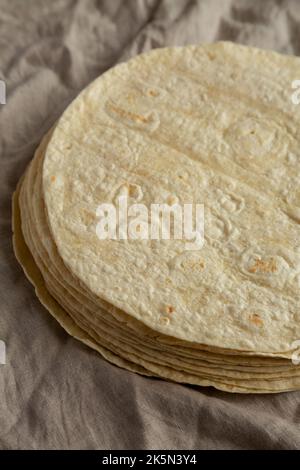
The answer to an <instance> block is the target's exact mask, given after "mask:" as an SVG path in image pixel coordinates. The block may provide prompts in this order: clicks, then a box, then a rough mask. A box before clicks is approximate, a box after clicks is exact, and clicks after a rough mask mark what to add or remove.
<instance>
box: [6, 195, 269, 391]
mask: <svg viewBox="0 0 300 470" xmlns="http://www.w3.org/2000/svg"><path fill="white" fill-rule="evenodd" d="M18 193H19V192H18V190H17V191H16V193H15V194H14V199H13V229H14V249H15V253H16V256H17V258H18V260H19V262H20V264H21V265H22V266H23V269H24V272H25V273H26V275H27V277H28V279H29V280H30V281H31V282H32V283H33V284H34V286H35V289H36V293H37V296H38V297H39V299H40V300H41V302H42V303H43V305H44V306H45V307H46V308H47V309H48V310H49V311H50V313H51V314H52V315H53V316H54V317H55V318H56V319H57V320H58V321H59V323H60V324H61V325H62V326H63V327H64V328H65V329H66V330H67V331H68V333H69V334H71V335H72V336H74V337H76V338H77V339H79V340H80V341H82V342H84V343H85V344H87V345H88V346H90V347H92V348H93V349H95V350H97V351H98V352H100V353H101V354H102V355H103V356H104V357H105V358H106V359H107V360H109V361H110V362H112V363H114V364H116V365H118V366H120V367H122V368H126V369H128V370H131V371H133V372H137V373H140V374H143V375H150V374H149V371H148V370H146V369H144V368H143V367H139V366H137V365H136V364H132V363H130V362H129V361H125V360H123V359H121V358H120V357H119V356H117V355H115V354H112V353H111V352H110V351H107V350H106V349H105V348H103V347H101V346H100V345H99V344H98V343H97V342H96V341H95V340H94V339H93V338H91V337H90V336H89V335H88V334H87V333H86V332H85V331H84V330H83V329H81V328H80V327H79V326H78V325H77V324H76V323H75V322H74V321H73V320H72V319H71V318H70V317H69V316H68V315H67V314H66V312H65V311H64V310H63V309H62V308H61V306H60V305H59V304H58V303H57V302H56V301H55V300H54V299H53V298H52V297H51V295H50V294H49V293H48V291H47V289H46V286H45V283H44V279H43V277H42V275H41V273H40V271H39V269H38V268H37V266H36V264H35V262H34V259H33V257H32V255H31V253H30V251H29V250H28V248H27V246H26V244H25V242H24V239H23V235H22V230H21V220H20V212H19V206H18ZM148 366H149V364H148ZM150 367H151V369H152V370H153V371H156V372H157V371H159V372H161V370H160V368H159V367H157V366H156V365H151V366H150ZM153 375H155V373H153ZM169 375H170V376H171V377H172V379H173V380H176V381H182V382H185V379H184V377H183V376H182V374H181V373H180V372H177V371H173V370H171V372H169ZM189 378H190V383H193V379H192V376H191V377H189ZM197 383H198V380H197V379H196V384H197ZM201 384H202V385H204V386H209V385H213V386H215V387H216V388H219V389H221V390H224V391H230V392H237V393H272V392H274V390H268V389H263V390H261V389H255V388H244V387H239V386H235V385H229V384H222V383H221V382H217V381H216V382H214V383H212V381H211V380H205V379H203V380H201Z"/></svg>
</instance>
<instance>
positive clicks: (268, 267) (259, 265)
mask: <svg viewBox="0 0 300 470" xmlns="http://www.w3.org/2000/svg"><path fill="white" fill-rule="evenodd" d="M276 271H277V264H276V261H275V259H274V258H270V259H269V260H262V259H256V260H255V262H254V265H253V266H251V268H249V273H253V274H255V273H275V272H276Z"/></svg>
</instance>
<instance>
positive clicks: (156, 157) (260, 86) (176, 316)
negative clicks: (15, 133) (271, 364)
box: [43, 43, 300, 357]
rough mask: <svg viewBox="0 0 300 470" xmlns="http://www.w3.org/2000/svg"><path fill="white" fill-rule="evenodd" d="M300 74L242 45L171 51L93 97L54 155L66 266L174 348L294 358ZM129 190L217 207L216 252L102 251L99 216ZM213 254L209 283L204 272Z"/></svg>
mask: <svg viewBox="0 0 300 470" xmlns="http://www.w3.org/2000/svg"><path fill="white" fill-rule="evenodd" d="M299 66H300V60H299V59H297V58H291V57H284V56H281V55H279V54H276V53H272V52H269V51H259V50H257V49H251V48H245V47H243V46H238V45H233V44H230V43H219V44H214V45H207V46H190V47H185V48H171V49H161V50H156V51H152V52H150V53H148V54H143V55H141V56H138V57H136V58H134V59H132V60H131V61H129V62H128V63H126V64H122V65H120V66H117V67H115V68H114V69H111V70H110V71H108V72H107V73H106V74H104V75H103V76H101V77H100V78H99V79H97V80H96V81H95V82H93V83H92V84H91V85H90V86H89V87H88V88H87V89H86V90H84V91H83V92H82V93H81V94H80V95H79V97H78V98H77V99H76V100H75V101H74V102H73V103H72V104H71V106H69V108H68V109H67V110H66V111H65V113H64V114H63V116H62V117H61V118H60V120H59V121H58V123H57V125H56V127H55V130H54V132H53V135H52V137H51V139H50V141H49V144H48V146H47V149H46V153H45V159H44V164H43V195H44V198H43V199H44V201H45V209H46V214H47V217H48V221H49V228H50V232H51V235H52V237H53V239H54V241H55V244H56V246H57V250H58V253H59V256H60V257H61V258H62V260H63V262H64V264H65V265H66V267H67V269H68V270H69V271H70V272H71V274H72V276H74V278H75V279H78V281H79V282H80V284H81V285H82V286H84V288H85V290H86V292H91V293H92V294H93V295H94V296H95V297H96V298H101V299H103V300H104V301H105V302H107V304H108V305H112V306H113V307H117V308H118V309H119V310H120V311H124V312H125V313H126V314H128V316H130V317H132V318H133V319H136V320H138V322H140V323H142V324H144V325H146V326H147V327H148V328H150V329H151V330H152V331H155V332H158V333H161V334H162V335H163V336H162V337H161V341H162V342H164V341H165V342H166V343H168V342H169V341H170V340H171V341H173V338H178V339H179V340H181V341H182V342H183V344H186V345H187V347H188V348H192V347H193V346H194V345H195V344H196V345H197V344H198V345H201V346H200V348H201V349H203V347H205V345H206V346H207V347H211V348H212V349H213V350H217V349H218V348H220V349H221V348H223V349H224V352H225V354H226V351H231V352H232V354H234V353H237V354H238V353H239V352H243V354H244V353H245V352H250V353H253V354H254V355H256V354H261V353H265V354H266V355H269V356H272V355H278V356H280V354H281V353H282V352H283V353H285V354H286V356H287V357H289V356H290V355H291V352H292V349H293V346H292V345H293V342H294V341H295V340H298V339H299V338H300V321H299V320H300V309H299V305H300V303H299V279H300V252H299V246H300V237H299V217H298V215H297V214H299V206H300V200H299V194H298V187H299V180H298V179H297V178H299V176H298V175H299V174H300V172H299V161H300V158H299V138H300V136H299V132H300V131H299V125H298V122H299V117H300V116H299V109H298V108H297V107H295V106H294V105H293V104H292V102H291V100H290V99H289V98H290V92H291V90H290V87H291V82H292V80H293V79H294V78H295V74H296V72H297V71H298V70H299ZM295 175H296V176H295ZM124 185H135V187H138V188H139V192H138V194H139V195H141V199H140V200H139V202H143V203H145V204H146V205H148V206H149V204H150V203H153V202H159V203H162V202H165V201H166V200H167V199H168V197H169V196H171V197H177V198H178V199H179V201H180V202H181V203H186V202H194V203H204V204H205V208H206V218H207V219H208V224H207V228H206V244H205V246H204V248H203V249H202V250H201V251H200V252H189V253H187V252H186V251H184V242H182V241H178V240H172V241H168V242H165V243H156V244H153V243H152V242H150V241H149V242H147V243H145V242H138V241H127V242H124V241H109V240H107V241H100V240H99V239H98V238H97V236H96V233H95V223H96V221H95V220H93V218H92V216H93V214H95V211H96V207H97V206H98V205H99V204H101V203H102V202H105V203H107V202H113V201H114V200H115V198H116V196H117V195H118V194H120V191H121V190H122V188H124ZM87 212H88V213H87ZM199 256H200V257H201V260H202V261H203V262H204V265H205V270H204V271H203V272H201V270H200V271H199V269H198V270H197V269H196V270H194V271H193V270H191V269H190V267H191V265H193V264H195V265H197V260H199ZM198 265H199V263H198ZM170 305H171V306H172V309H173V313H172V317H171V319H170V322H169V323H168V324H164V323H162V322H161V319H162V317H163V316H164V315H165V308H166V306H170Z"/></svg>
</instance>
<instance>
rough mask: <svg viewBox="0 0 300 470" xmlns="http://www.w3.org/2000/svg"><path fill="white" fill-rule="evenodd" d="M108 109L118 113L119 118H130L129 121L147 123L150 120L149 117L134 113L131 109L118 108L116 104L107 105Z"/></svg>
mask: <svg viewBox="0 0 300 470" xmlns="http://www.w3.org/2000/svg"><path fill="white" fill-rule="evenodd" d="M109 109H110V110H111V111H112V112H114V113H116V114H118V115H119V116H120V117H121V118H126V119H130V120H131V121H134V122H141V123H143V124H148V123H149V122H151V118H150V117H146V116H143V115H142V114H136V113H133V112H131V111H126V110H125V109H122V108H119V107H118V106H115V105H113V104H110V105H109Z"/></svg>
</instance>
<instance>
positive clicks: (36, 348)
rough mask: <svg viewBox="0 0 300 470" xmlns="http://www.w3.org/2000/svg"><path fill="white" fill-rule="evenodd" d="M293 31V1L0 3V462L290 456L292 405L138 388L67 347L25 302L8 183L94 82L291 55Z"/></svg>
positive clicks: (296, 17) (134, 380) (149, 385)
mask: <svg viewBox="0 0 300 470" xmlns="http://www.w3.org/2000/svg"><path fill="white" fill-rule="evenodd" d="M299 28H300V2H299V1H298V0H286V1H284V0H281V1H279V0H278V1H275V0H269V1H268V0H264V1H262V0H250V1H248V0H202V1H201V0H199V1H192V0H190V1H189V0H161V1H160V0H127V1H121V0H102V1H101V0H99V1H96V0H86V1H81V0H78V1H76V0H55V1H48V0H26V1H24V0H0V78H1V79H2V80H4V81H5V83H6V86H7V102H6V104H5V105H0V156H1V167H0V168H1V171H0V191H1V198H0V204H1V207H0V233H1V238H0V240H1V251H0V256H1V259H0V276H1V283H0V285H1V288H0V339H1V340H3V341H5V343H6V348H7V354H6V365H0V397H1V400H0V448H1V449H155V448H157V449H296V448H299V447H300V392H299V393H298V392H293V393H284V394H278V395H265V396H259V395H234V394H226V393H222V392H219V391H216V390H214V389H212V388H200V387H191V386H184V385H179V384H173V383H169V382H166V381H163V380H157V379H151V378H145V377H141V376H139V375H136V374H133V373H130V372H127V371H125V370H121V369H119V368H118V367H115V366H113V365H111V364H109V363H108V362H106V361H105V360H104V359H102V358H101V356H100V355H99V354H97V353H95V352H94V351H92V350H91V349H89V348H87V347H86V346H84V345H83V344H81V343H79V342H78V341H76V340H75V339H73V338H71V337H70V336H68V335H67V334H66V333H65V331H64V330H63V329H62V328H61V327H60V326H59V325H58V323H57V322H56V321H55V320H54V319H53V318H52V317H51V316H50V315H49V313H48V312H47V311H46V310H45V309H44V308H43V307H42V305H41V304H40V302H39V301H38V299H37V298H36V296H35V293H34V289H33V287H32V286H31V284H30V283H29V282H28V281H27V280H26V278H25V276H24V274H23V271H22V269H21V268H20V266H19V265H18V263H17V261H16V260H15V257H14V254H13V250H12V236H11V235H12V233H11V196H12V193H13V191H14V189H15V187H16V184H17V181H18V179H19V177H20V176H21V175H22V173H23V171H24V169H25V167H26V165H27V163H28V162H29V160H30V159H31V157H32V155H33V151H34V149H35V148H36V146H37V145H38V143H39V141H40V139H41V136H42V135H43V134H44V133H45V131H46V130H47V129H49V127H50V126H51V124H53V123H54V121H55V120H56V119H57V117H58V116H59V115H60V114H61V112H62V111H63V110H64V109H65V108H66V106H67V105H68V103H69V102H70V101H71V100H72V99H73V98H74V96H76V95H77V94H78V92H79V91H80V90H81V89H82V88H84V87H85V86H86V85H87V84H88V83H89V82H90V81H91V80H93V79H94V78H95V77H97V76H98V75H100V74H101V73H103V72H104V71H105V70H107V69H108V68H109V67H111V66H113V65H114V64H116V63H118V62H121V61H124V60H127V59H128V58H129V57H131V56H134V55H135V54H137V53H139V52H142V51H147V50H150V49H151V48H155V47H161V46H167V45H168V46H172V45H186V44H191V43H193V44H199V43H201V42H212V41H216V40H231V41H236V42H240V43H244V44H249V45H254V46H258V47H262V48H270V49H275V50H277V51H280V52H283V53H287V54H295V55H298V54H300V36H299ZM296 78H297V79H300V70H299V77H295V79H296Z"/></svg>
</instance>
